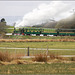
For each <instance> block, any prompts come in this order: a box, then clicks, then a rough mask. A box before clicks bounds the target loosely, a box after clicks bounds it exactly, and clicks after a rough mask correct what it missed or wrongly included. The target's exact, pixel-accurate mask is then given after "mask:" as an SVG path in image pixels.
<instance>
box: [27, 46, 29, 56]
mask: <svg viewBox="0 0 75 75" xmlns="http://www.w3.org/2000/svg"><path fill="white" fill-rule="evenodd" d="M27 56H29V47H28V52H27Z"/></svg>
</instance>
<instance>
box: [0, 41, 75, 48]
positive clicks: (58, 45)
mask: <svg viewBox="0 0 75 75" xmlns="http://www.w3.org/2000/svg"><path fill="white" fill-rule="evenodd" d="M47 46H48V48H51V49H75V42H0V47H18V48H25V47H31V48H47Z"/></svg>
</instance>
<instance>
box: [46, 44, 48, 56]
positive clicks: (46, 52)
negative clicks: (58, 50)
mask: <svg viewBox="0 0 75 75" xmlns="http://www.w3.org/2000/svg"><path fill="white" fill-rule="evenodd" d="M46 55H48V45H47V51H46Z"/></svg>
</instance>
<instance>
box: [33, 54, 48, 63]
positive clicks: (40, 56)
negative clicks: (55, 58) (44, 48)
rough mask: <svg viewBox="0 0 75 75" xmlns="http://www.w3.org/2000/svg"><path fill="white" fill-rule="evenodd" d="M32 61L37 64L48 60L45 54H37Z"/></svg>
mask: <svg viewBox="0 0 75 75" xmlns="http://www.w3.org/2000/svg"><path fill="white" fill-rule="evenodd" d="M32 60H33V61H37V62H47V60H48V58H47V55H46V54H38V55H36V56H35V58H33V59H32Z"/></svg>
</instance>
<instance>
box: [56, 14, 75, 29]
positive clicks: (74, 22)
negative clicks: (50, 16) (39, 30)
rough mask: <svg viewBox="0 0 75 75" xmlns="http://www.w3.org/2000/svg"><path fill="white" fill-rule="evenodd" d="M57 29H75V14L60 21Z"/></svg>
mask: <svg viewBox="0 0 75 75" xmlns="http://www.w3.org/2000/svg"><path fill="white" fill-rule="evenodd" d="M55 27H56V28H64V29H75V14H73V15H71V16H70V17H68V18H66V19H62V20H60V21H58V23H57V25H56V26H55Z"/></svg>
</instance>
